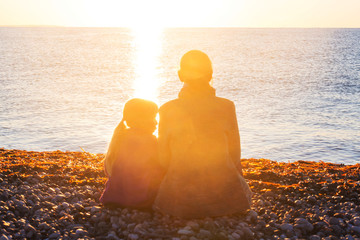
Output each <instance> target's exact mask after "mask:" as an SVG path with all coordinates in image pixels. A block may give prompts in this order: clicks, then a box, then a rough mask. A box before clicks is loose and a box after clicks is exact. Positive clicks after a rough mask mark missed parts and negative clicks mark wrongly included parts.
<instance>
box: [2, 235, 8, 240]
mask: <svg viewBox="0 0 360 240" xmlns="http://www.w3.org/2000/svg"><path fill="white" fill-rule="evenodd" d="M0 240H10V238H9V237H8V236H6V235H5V234H2V235H1V236H0Z"/></svg>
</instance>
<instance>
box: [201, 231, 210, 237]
mask: <svg viewBox="0 0 360 240" xmlns="http://www.w3.org/2000/svg"><path fill="white" fill-rule="evenodd" d="M199 237H201V238H209V237H211V232H210V231H208V230H205V229H200V231H199Z"/></svg>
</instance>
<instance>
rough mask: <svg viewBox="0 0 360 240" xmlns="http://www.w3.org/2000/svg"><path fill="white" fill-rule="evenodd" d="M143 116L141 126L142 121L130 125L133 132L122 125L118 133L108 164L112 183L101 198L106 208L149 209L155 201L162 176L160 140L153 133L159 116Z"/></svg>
mask: <svg viewBox="0 0 360 240" xmlns="http://www.w3.org/2000/svg"><path fill="white" fill-rule="evenodd" d="M130 101H132V100H130ZM130 101H129V102H130ZM137 101H140V99H138V100H137ZM142 101H144V100H142ZM126 106H127V105H125V108H126ZM155 106H156V105H155ZM125 110H126V109H124V113H125ZM137 110H139V109H137ZM140 110H141V109H140ZM156 110H157V108H156ZM127 115H129V114H127ZM143 115H144V114H143V111H142V114H140V115H139V114H138V115H137V119H138V120H141V122H142V125H141V126H140V125H139V124H138V122H139V121H136V122H134V121H129V123H128V122H127V124H129V125H132V126H130V128H127V129H126V128H124V126H123V123H120V124H119V126H118V127H117V128H116V129H115V132H114V136H113V138H112V140H111V143H110V146H109V150H108V153H107V158H106V160H105V171H106V173H107V174H108V176H109V179H108V181H107V182H106V186H105V190H104V192H103V194H102V196H101V198H100V201H101V202H102V203H104V204H116V205H119V206H123V207H135V208H149V207H151V205H152V203H153V201H154V199H155V197H156V193H157V189H158V186H159V184H160V182H161V180H162V176H163V173H162V170H161V168H160V165H159V164H158V158H157V156H158V153H157V139H156V137H155V136H154V135H153V134H152V132H153V130H151V128H153V125H154V121H151V119H152V118H155V116H156V112H155V115H154V114H148V115H150V116H143ZM145 115H146V114H145ZM125 117H126V116H125V114H124V118H125ZM146 118H149V119H148V120H149V121H147V119H146ZM135 119H136V118H135ZM133 120H134V119H133ZM125 121H126V120H125ZM146 122H147V123H146ZM146 125H147V126H146ZM150 125H151V126H150ZM155 127H156V121H155ZM153 129H154V128H153Z"/></svg>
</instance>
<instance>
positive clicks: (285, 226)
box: [280, 223, 294, 231]
mask: <svg viewBox="0 0 360 240" xmlns="http://www.w3.org/2000/svg"><path fill="white" fill-rule="evenodd" d="M280 228H281V230H283V231H292V230H293V229H294V227H293V225H292V224H290V223H283V224H281V225H280Z"/></svg>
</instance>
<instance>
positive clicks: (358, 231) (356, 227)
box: [351, 226, 360, 234]
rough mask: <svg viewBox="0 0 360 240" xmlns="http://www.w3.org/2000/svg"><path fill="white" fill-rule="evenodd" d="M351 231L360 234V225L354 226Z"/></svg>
mask: <svg viewBox="0 0 360 240" xmlns="http://www.w3.org/2000/svg"><path fill="white" fill-rule="evenodd" d="M351 231H353V232H355V233H356V234H360V227H358V226H352V227H351Z"/></svg>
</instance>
